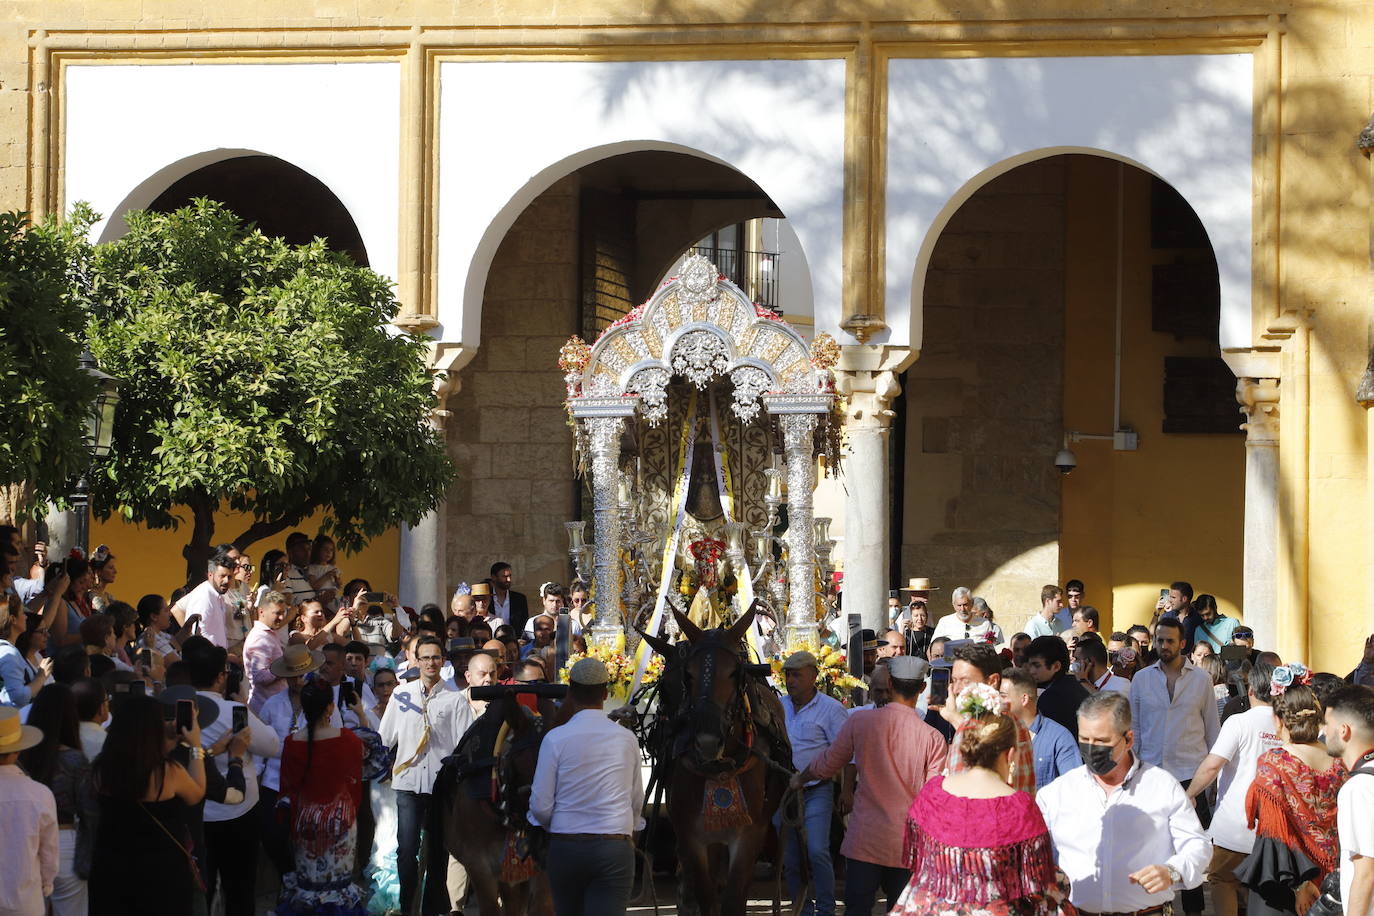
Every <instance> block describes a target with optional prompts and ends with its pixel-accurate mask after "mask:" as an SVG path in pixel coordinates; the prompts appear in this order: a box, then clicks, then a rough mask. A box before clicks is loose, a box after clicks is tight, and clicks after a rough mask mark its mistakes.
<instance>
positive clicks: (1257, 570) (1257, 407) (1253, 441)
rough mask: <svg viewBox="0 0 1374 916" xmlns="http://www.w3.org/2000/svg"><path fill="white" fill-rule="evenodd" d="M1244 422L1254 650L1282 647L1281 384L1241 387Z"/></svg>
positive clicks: (1248, 602) (1268, 381)
mask: <svg viewBox="0 0 1374 916" xmlns="http://www.w3.org/2000/svg"><path fill="white" fill-rule="evenodd" d="M1236 400H1238V401H1239V402H1240V405H1241V407H1240V409H1241V412H1242V413H1244V414H1245V422H1244V423H1242V424H1241V429H1243V430H1245V561H1244V562H1245V580H1244V592H1243V598H1242V602H1243V608H1242V611H1243V613H1244V615H1245V622H1246V624H1248V625H1249V626H1250V627H1251V628H1252V629H1253V630H1254V631H1255V645H1257V646H1275V645H1277V644H1278V567H1279V380H1278V379H1276V378H1253V377H1242V378H1240V379H1238V380H1237V383H1236Z"/></svg>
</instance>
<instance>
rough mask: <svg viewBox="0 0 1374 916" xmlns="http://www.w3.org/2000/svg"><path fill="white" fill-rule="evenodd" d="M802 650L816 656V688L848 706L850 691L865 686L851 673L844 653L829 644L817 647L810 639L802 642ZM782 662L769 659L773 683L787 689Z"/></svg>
mask: <svg viewBox="0 0 1374 916" xmlns="http://www.w3.org/2000/svg"><path fill="white" fill-rule="evenodd" d="M802 650H805V651H807V652H810V653H811V654H812V655H814V656H815V657H816V689H817V690H819V691H820V692H821V693H824V694H826V695H827V696H832V697H834V698H835V699H837V700H839V701H840V702H841V703H844V704H845V705H846V706H847V705H849V692H850V691H851V690H853V689H854V688H856V687H863V686H864V682H863V681H861V680H860V679H859V678H856V677H855V676H854V675H852V674H850V673H849V668H848V667H846V664H845V657H844V653H843V652H841V651H839V650H838V649H836V648H834V647H833V646H829V645H825V646H821V647H819V648H817V647H816V644H815V643H813V642H810V641H809V640H808V641H807V642H804V643H802V645H801V646H800V647H799V648H798V649H797V650H796V651H802ZM782 663H783V659H781V658H774V659H770V660H769V664H770V666H771V667H772V668H773V684H774V685H775V686H776V687H777V688H778V689H779V690H784V691H785V690H786V689H787V679H786V678H785V677H783V673H782Z"/></svg>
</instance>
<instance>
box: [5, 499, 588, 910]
mask: <svg viewBox="0 0 1374 916" xmlns="http://www.w3.org/2000/svg"><path fill="white" fill-rule="evenodd" d="M283 548H284V549H282V550H269V551H267V553H266V555H265V556H264V557H263V558H262V562H261V566H260V567H259V566H257V565H255V564H254V562H253V560H252V558H251V557H249V556H248V555H247V554H246V553H244V552H243V551H240V550H238V549H237V548H235V547H233V546H232V545H223V546H221V547H219V548H217V549H216V550H215V551H214V553H213V555H212V556H211V557H210V559H209V560H208V562H207V564H206V571H205V574H204V579H203V580H202V581H199V582H197V583H196V584H195V585H194V587H191V588H186V589H178V590H177V591H175V592H173V593H172V594H171V595H158V594H150V595H144V596H142V597H140V598H139V599H138V601H137V603H136V604H129V603H127V602H125V601H123V600H120V598H118V597H116V595H117V593H118V585H117V576H118V566H117V557H116V555H115V553H114V552H113V551H112V550H111V549H110V548H108V547H104V546H101V547H99V548H97V549H96V550H94V551H92V552H91V555H90V556H89V557H85V556H82V555H80V554H79V553H78V552H73V554H72V555H70V556H67V557H63V558H60V559H59V558H53V557H49V556H48V554H47V551H46V549H45V545H43V544H41V543H40V544H33V545H26V544H24V543H23V542H22V540H21V536H20V532H19V531H17V530H16V529H15V528H13V527H9V526H5V527H3V528H0V555H3V559H4V563H3V564H2V565H0V570H2V571H3V573H4V575H3V580H2V584H3V587H4V592H5V601H4V602H3V604H0V804H3V805H5V808H4V810H6V811H10V810H15V808H12V807H11V805H13V806H17V808H19V809H22V810H25V811H28V812H30V814H31V817H30V816H28V815H26V816H25V818H24V820H25V823H26V826H25V828H24V829H23V830H10V831H0V834H3V835H4V836H3V839H0V874H2V875H3V876H4V877H3V880H0V914H4V916H8V914H23V916H30V914H32V916H40V914H45V913H49V912H50V913H52V914H54V916H86V914H87V913H90V914H105V913H109V914H134V913H139V914H142V913H149V914H154V913H155V914H174V913H175V914H180V913H197V912H199V913H208V912H210V911H211V910H212V908H216V905H217V901H216V898H217V897H221V898H222V900H221V901H219V902H218V903H219V908H222V910H223V912H224V913H225V914H227V916H249V914H253V913H255V912H256V911H257V907H258V901H259V897H260V891H264V890H265V891H267V892H268V893H270V892H271V889H263V888H259V887H258V873H259V870H258V860H259V857H260V856H263V857H265V858H266V859H267V861H268V862H270V863H271V866H272V868H273V870H274V871H275V872H276V873H277V875H278V877H279V878H280V882H281V884H280V893H279V894H278V896H277V902H276V905H275V908H274V912H275V913H276V914H278V916H288V914H307V913H319V912H328V913H332V914H338V916H348V914H363V913H367V912H372V913H386V912H397V913H399V912H406V913H409V912H412V908H411V905H410V902H411V901H413V900H414V899H415V897H416V896H417V894H418V893H419V892H420V883H421V881H420V861H421V857H422V853H421V833H422V830H423V828H424V824H425V817H426V812H427V808H428V805H429V801H430V795H431V790H432V789H433V786H434V781H435V778H436V776H437V774H438V772H439V769H440V767H441V765H442V761H443V758H444V757H446V756H448V755H449V754H451V753H452V752H453V749H454V748H455V746H456V745H457V743H458V740H459V738H461V737H462V735H463V734H464V732H465V731H466V730H467V728H468V726H469V725H471V724H472V722H473V721H475V719H476V718H477V717H478V716H479V715H480V714H481V712H482V710H483V707H484V705H485V704H483V703H481V702H477V701H472V700H470V699H469V696H468V693H467V690H466V689H465V688H467V687H469V686H485V685H488V684H492V683H497V682H515V681H523V682H544V681H552V680H554V679H556V676H557V672H556V671H555V670H554V665H555V657H554V615H557V614H558V613H559V612H567V613H568V614H569V617H570V620H571V629H572V636H571V640H572V643H573V647H574V648H583V647H584V644H583V643H582V638H581V631H582V627H583V626H584V625H589V624H590V622H591V620H590V616H589V613H588V610H589V609H588V607H587V605H586V601H587V588H586V586H584V585H582V584H581V583H577V582H574V583H572V584H571V585H570V586H569V587H567V588H564V587H563V586H562V585H560V584H558V583H551V582H550V583H545V584H544V585H543V586H542V587H541V588H540V590H539V598H538V601H539V603H538V605H537V606H536V607H534V608H533V609H532V608H531V607H530V603H529V601H528V599H527V598H526V596H525V595H524V594H522V593H521V592H519V591H517V590H516V589H515V588H514V587H513V583H512V568H511V566H510V564H508V563H496V564H494V565H493V566H492V567H491V568H490V570H489V571H488V575H487V576H486V577H484V578H482V579H480V580H478V581H474V582H472V583H471V584H464V585H462V586H460V587H459V589H458V590H457V592H456V593H455V594H454V595H453V598H452V601H451V603H450V606H449V608H447V609H443V608H440V607H438V606H436V605H426V606H424V607H422V608H420V609H419V610H418V611H416V610H413V609H410V608H403V607H401V606H399V604H398V603H397V601H396V599H395V598H394V597H393V596H391V595H389V594H384V593H382V592H378V591H374V590H373V587H372V584H371V583H370V582H368V581H366V580H364V579H359V578H353V579H348V578H345V577H344V576H343V575H342V573H341V571H340V569H339V567H338V565H337V564H336V557H335V552H334V545H333V543H332V542H331V541H330V539H329V538H327V537H317V538H313V539H312V538H311V537H309V536H308V535H306V534H304V533H300V532H297V533H294V534H291V535H290V536H289V537H287V538H286V541H285V543H284V545H283ZM439 872H440V873H442V872H443V869H442V868H440V869H439ZM431 873H433V872H431ZM447 874H448V880H447V882H446V885H447V886H446V887H445V886H439V885H437V884H436V883H435V882H426V883H425V889H424V900H423V901H422V903H421V905H420V906H421V911H422V912H424V913H425V914H433V913H440V912H442V913H447V912H449V911H450V903H449V901H454V903H453V904H452V908H453V909H460V908H461V905H462V901H463V900H464V898H465V896H466V884H467V881H466V874H465V873H464V871H463V869H462V867H461V866H460V865H458V864H457V863H456V862H454V861H452V860H450V861H449V863H448V867H447ZM140 876H141V877H144V878H146V880H140V879H139V878H140Z"/></svg>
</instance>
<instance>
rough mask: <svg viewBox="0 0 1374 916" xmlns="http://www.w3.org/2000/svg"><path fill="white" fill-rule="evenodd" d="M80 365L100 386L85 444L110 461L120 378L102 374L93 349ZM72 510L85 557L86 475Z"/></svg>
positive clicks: (87, 519) (78, 485) (88, 507)
mask: <svg viewBox="0 0 1374 916" xmlns="http://www.w3.org/2000/svg"><path fill="white" fill-rule="evenodd" d="M77 365H78V366H80V367H81V371H83V372H85V373H86V374H87V375H88V376H90V377H91V378H92V379H94V380H95V383H96V386H97V391H96V395H95V400H94V401H93V402H91V409H90V414H89V415H88V416H87V417H86V431H85V435H84V436H83V442H84V444H85V446H86V448H87V449H88V450H89V451H90V453H91V458H92V459H103V458H108V457H110V443H111V440H112V439H113V437H114V415H115V408H116V407H117V406H119V379H117V378H115V377H114V376H112V375H107V374H106V373H104V372H101V371H100V367H99V366H98V365H97V364H96V361H95V357H94V356H92V355H91V350H90V348H89V347H86V348H85V349H83V350H82V352H81V359H80V360H78V362H77ZM72 509H73V510H74V512H75V514H76V544H77V546H78V547H80V548H81V552H82V554H86V553H88V551H89V550H90V537H91V493H90V487H89V486H88V485H87V484H86V475H85V473H84V472H83V473H82V475H81V477H80V478H79V479H78V480H77V481H76V489H75V491H73V493H72Z"/></svg>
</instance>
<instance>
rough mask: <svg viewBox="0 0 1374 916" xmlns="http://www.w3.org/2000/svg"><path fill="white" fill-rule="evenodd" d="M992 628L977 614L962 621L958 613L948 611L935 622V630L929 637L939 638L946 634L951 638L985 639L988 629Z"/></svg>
mask: <svg viewBox="0 0 1374 916" xmlns="http://www.w3.org/2000/svg"><path fill="white" fill-rule="evenodd" d="M990 629H992V624H990V623H988V622H987V621H986V620H984V619H983V618H982V617H979V616H978V615H977V614H974V615H972V616H971V617H969V619H968V623H964V622H962V621H961V620H960V619H959V615H958V614H955V613H949V614H946V615H945V616H943V617H941V618H940V619H939V620H937V621H936V622H935V632H934V633H932V634H930V638H931V639H939V638H940V637H941V636H948V637H949V638H950V639H951V640H958V639H979V640H982V639H986V637H987V632H988V630H990Z"/></svg>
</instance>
